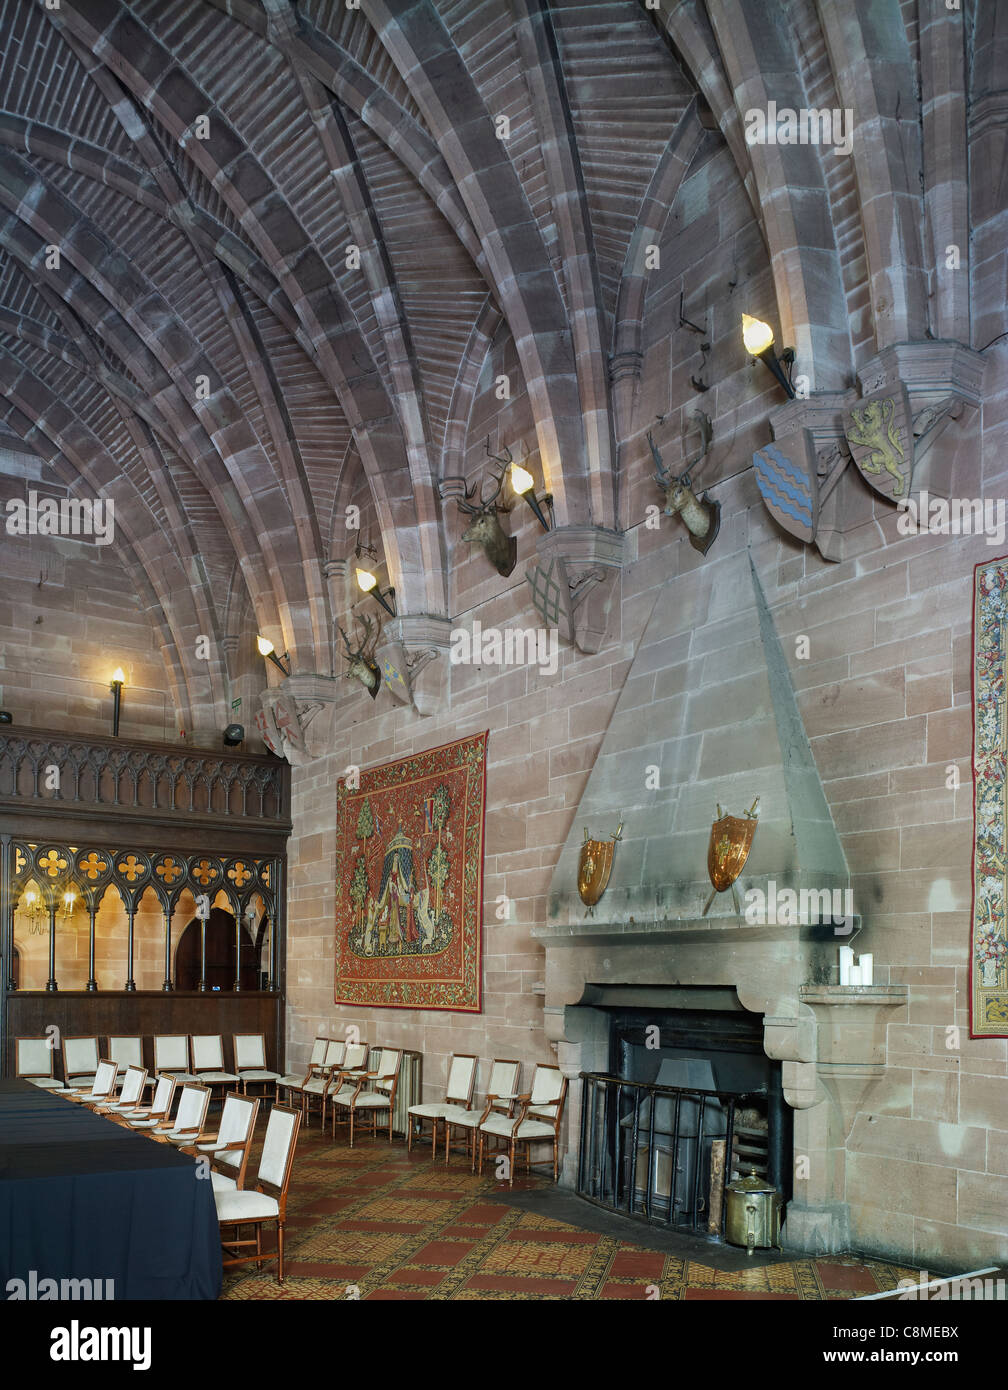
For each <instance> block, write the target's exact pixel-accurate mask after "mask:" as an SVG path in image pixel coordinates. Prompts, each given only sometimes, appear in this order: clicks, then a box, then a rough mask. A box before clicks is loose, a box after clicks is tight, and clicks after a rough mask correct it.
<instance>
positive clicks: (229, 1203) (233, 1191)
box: [214, 1187, 280, 1222]
mask: <svg viewBox="0 0 1008 1390" xmlns="http://www.w3.org/2000/svg"><path fill="white" fill-rule="evenodd" d="M214 1201H215V1202H216V1203H217V1220H218V1221H237V1222H243V1221H264V1220H265V1221H268V1220H269V1219H270V1217H273V1218H274V1219H275V1218H276V1217H278V1216H279V1215H280V1203H279V1202H278V1201H277V1199H276V1198H275V1197H271V1196H270V1195H269V1193H268V1192H256V1191H255V1189H254V1188H238V1187H227V1188H220V1187H218V1188H215V1189H214Z"/></svg>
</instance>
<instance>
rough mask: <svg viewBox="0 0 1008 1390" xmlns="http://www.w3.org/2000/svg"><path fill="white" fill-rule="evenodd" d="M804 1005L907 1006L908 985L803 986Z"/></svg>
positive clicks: (799, 993) (801, 994) (800, 991)
mask: <svg viewBox="0 0 1008 1390" xmlns="http://www.w3.org/2000/svg"><path fill="white" fill-rule="evenodd" d="M798 997H799V999H800V1000H801V1002H802V1003H803V1004H829V1005H834V1004H883V1005H884V1004H893V1005H895V1004H905V1003H906V1002H907V1000H908V999H909V997H910V988H909V986H908V985H802V986H801V988H800V989H799V991H798Z"/></svg>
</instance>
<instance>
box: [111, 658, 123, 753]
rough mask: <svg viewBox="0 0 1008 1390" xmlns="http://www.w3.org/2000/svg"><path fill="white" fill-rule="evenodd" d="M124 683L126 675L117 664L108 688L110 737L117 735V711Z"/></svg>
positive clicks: (120, 706) (120, 705) (116, 736)
mask: <svg viewBox="0 0 1008 1390" xmlns="http://www.w3.org/2000/svg"><path fill="white" fill-rule="evenodd" d="M125 684H126V676H125V674H124V672H123V668H122V667H121V666H117V667H116V668H115V670H114V671H113V672H112V684H111V685H110V686H109V690H111V692H112V737H113V738H118V737H119V711H120V709H121V708H122V689H123V686H124V685H125Z"/></svg>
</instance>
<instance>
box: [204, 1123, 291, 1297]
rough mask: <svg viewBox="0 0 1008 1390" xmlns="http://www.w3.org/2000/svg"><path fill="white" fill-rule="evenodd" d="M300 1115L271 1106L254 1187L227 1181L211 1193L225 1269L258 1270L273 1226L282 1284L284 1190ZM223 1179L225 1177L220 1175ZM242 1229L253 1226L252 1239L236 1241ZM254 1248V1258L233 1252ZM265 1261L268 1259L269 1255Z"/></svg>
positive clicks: (284, 1218) (279, 1278) (288, 1177)
mask: <svg viewBox="0 0 1008 1390" xmlns="http://www.w3.org/2000/svg"><path fill="white" fill-rule="evenodd" d="M300 1124H301V1113H300V1111H298V1110H290V1109H287V1108H286V1107H284V1106H280V1105H274V1106H273V1109H272V1110H271V1111H270V1116H269V1121H268V1123H267V1125H266V1138H265V1140H264V1142H263V1151H262V1157H261V1158H260V1160H259V1172H258V1174H257V1175H256V1181H255V1184H254V1185H253V1186H252V1187H251V1188H249V1187H245V1188H240V1187H239V1186H238V1185H237V1183H235V1185H234V1186H233V1187H232V1186H231V1185H230V1181H228V1182H227V1183H226V1185H224V1186H220V1187H217V1188H216V1189H215V1191H214V1201H215V1202H216V1204H217V1219H218V1221H219V1222H220V1224H221V1228H222V1229H221V1245H222V1246H223V1247H224V1250H225V1251H226V1253H227V1254H228V1255H229V1256H231V1258H230V1259H226V1260H225V1261H224V1266H225V1268H228V1267H229V1266H231V1265H239V1264H249V1263H251V1262H252V1261H253V1260H254V1261H255V1262H256V1264H257V1265H258V1266H259V1267H260V1268H261V1267H262V1263H263V1249H262V1228H263V1226H266V1225H273V1224H274V1223H275V1224H276V1228H277V1251H276V1261H277V1283H279V1284H282V1283H283V1281H284V1222H285V1220H286V1218H287V1187H288V1184H289V1182H290V1175H291V1166H292V1164H293V1161H294V1146H295V1145H296V1144H297V1136H298V1128H299V1127H300ZM222 1176H224V1175H222ZM242 1226H254V1227H255V1238H254V1239H248V1240H241V1239H239V1236H240V1232H241V1228H242ZM231 1227H234V1228H235V1231H234V1235H233V1236H231V1235H230V1234H225V1230H224V1228H228V1229H230V1228H231ZM251 1245H254V1246H255V1254H254V1255H238V1254H235V1253H234V1252H236V1251H238V1250H241V1249H247V1248H248V1247H249V1246H251ZM266 1258H268V1259H271V1258H272V1256H267V1257H266Z"/></svg>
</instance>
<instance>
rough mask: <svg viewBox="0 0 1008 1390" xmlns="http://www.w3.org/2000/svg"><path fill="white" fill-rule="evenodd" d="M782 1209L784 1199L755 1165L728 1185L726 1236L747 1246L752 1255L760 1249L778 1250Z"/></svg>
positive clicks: (738, 1243) (733, 1243)
mask: <svg viewBox="0 0 1008 1390" xmlns="http://www.w3.org/2000/svg"><path fill="white" fill-rule="evenodd" d="M783 1211H784V1198H783V1197H782V1196H781V1194H780V1193H779V1192H778V1191H777V1189H776V1187H774V1186H773V1184H772V1183H769V1182H765V1181H764V1179H763V1178H761V1177H759V1175H758V1174H757V1172H756V1169H755V1168H753V1169H752V1170H751V1172H750V1174H749V1176H748V1177H747V1178H736V1179H735V1181H734V1182H730V1183H729V1184H728V1186H727V1187H726V1188H725V1239H726V1240H727V1241H729V1243H730V1244H732V1245H744V1246H745V1248H746V1253H747V1254H749V1255H751V1254H752V1252H753V1251H754V1250H755V1249H757V1248H759V1249H770V1247H771V1246H776V1247H777V1249H778V1250H779V1249H780V1228H781V1216H782V1214H783Z"/></svg>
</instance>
